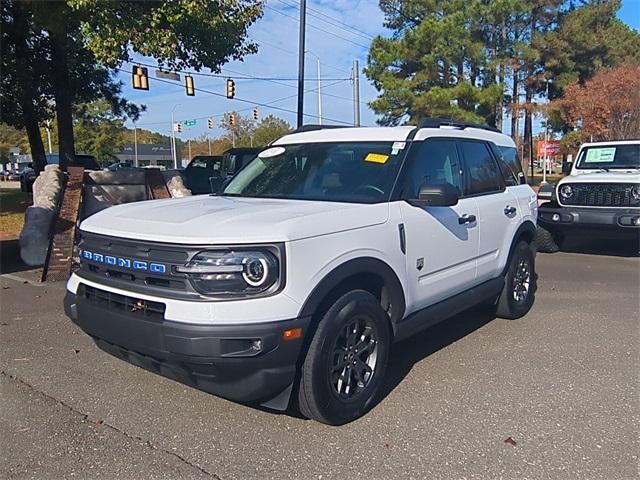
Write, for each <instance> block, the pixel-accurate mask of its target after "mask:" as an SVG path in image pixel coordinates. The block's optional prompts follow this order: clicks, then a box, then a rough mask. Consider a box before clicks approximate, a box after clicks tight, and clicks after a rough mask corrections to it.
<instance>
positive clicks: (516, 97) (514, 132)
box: [511, 68, 524, 161]
mask: <svg viewBox="0 0 640 480" xmlns="http://www.w3.org/2000/svg"><path fill="white" fill-rule="evenodd" d="M519 75H520V72H519V71H518V70H516V69H515V68H514V69H513V87H512V88H511V90H512V92H511V138H513V141H514V142H515V143H516V146H520V84H519V82H518V80H519V78H518V76H519ZM523 161H524V159H523Z"/></svg>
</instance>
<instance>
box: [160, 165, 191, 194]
mask: <svg viewBox="0 0 640 480" xmlns="http://www.w3.org/2000/svg"><path fill="white" fill-rule="evenodd" d="M162 176H163V178H164V182H165V183H166V184H167V189H168V190H169V193H170V194H171V197H173V198H181V197H189V196H191V190H189V189H188V188H187V187H186V186H185V184H184V178H182V174H181V173H180V172H179V171H178V170H164V171H163V172H162Z"/></svg>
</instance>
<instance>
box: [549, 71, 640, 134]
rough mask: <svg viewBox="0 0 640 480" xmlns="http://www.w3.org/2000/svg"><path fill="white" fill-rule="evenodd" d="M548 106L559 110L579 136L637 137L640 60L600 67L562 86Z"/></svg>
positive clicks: (638, 128)
mask: <svg viewBox="0 0 640 480" xmlns="http://www.w3.org/2000/svg"><path fill="white" fill-rule="evenodd" d="M551 108H555V109H557V110H559V111H560V112H561V113H562V115H563V117H564V118H565V119H566V121H567V123H568V124H569V125H571V126H572V127H574V128H575V129H576V130H577V131H578V132H579V133H580V135H581V137H582V139H583V140H586V139H590V138H593V140H630V139H638V138H640V63H638V64H629V65H623V66H621V67H618V68H615V69H611V70H601V71H600V72H598V73H597V74H596V75H595V76H594V77H593V78H592V79H591V80H587V81H586V82H584V85H581V84H580V83H579V82H577V83H575V84H573V85H570V86H568V87H566V88H565V91H564V95H563V96H562V97H561V98H560V99H558V100H556V101H555V102H554V103H553V104H552V106H551Z"/></svg>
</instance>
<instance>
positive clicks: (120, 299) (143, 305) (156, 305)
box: [78, 284, 166, 321]
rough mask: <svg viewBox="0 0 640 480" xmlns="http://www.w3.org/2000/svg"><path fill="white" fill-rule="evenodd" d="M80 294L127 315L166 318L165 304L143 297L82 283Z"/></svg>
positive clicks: (153, 318) (94, 302)
mask: <svg viewBox="0 0 640 480" xmlns="http://www.w3.org/2000/svg"><path fill="white" fill-rule="evenodd" d="M78 296H80V297H81V298H84V299H85V300H87V301H88V302H89V303H91V304H93V305H96V306H99V307H102V308H105V309H107V310H113V311H117V312H120V313H125V314H127V315H131V316H135V317H140V318H145V319H149V320H158V321H161V320H162V319H163V318H164V311H165V308H166V307H165V304H164V303H160V302H152V301H149V300H143V299H141V298H135V297H129V296H127V295H120V294H118V293H112V292H108V291H106V290H101V289H99V288H95V287H92V286H90V285H85V284H80V286H79V287H78Z"/></svg>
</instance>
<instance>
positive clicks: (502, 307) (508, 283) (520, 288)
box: [496, 241, 536, 319]
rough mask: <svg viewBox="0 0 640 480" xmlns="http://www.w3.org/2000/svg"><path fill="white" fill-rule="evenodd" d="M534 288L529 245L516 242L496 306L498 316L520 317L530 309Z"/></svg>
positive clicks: (532, 262)
mask: <svg viewBox="0 0 640 480" xmlns="http://www.w3.org/2000/svg"><path fill="white" fill-rule="evenodd" d="M535 290H536V272H535V260H534V257H533V252H532V250H531V245H529V244H528V243H527V242H524V241H521V242H518V244H517V245H516V247H515V248H514V250H513V252H512V253H511V258H510V259H509V266H508V268H507V273H506V275H505V278H504V287H503V289H502V293H500V298H499V299H498V304H497V307H496V315H497V316H498V317H500V318H508V319H516V318H520V317H522V316H524V315H526V314H527V312H529V310H531V306H532V305H533V301H534V297H535Z"/></svg>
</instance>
